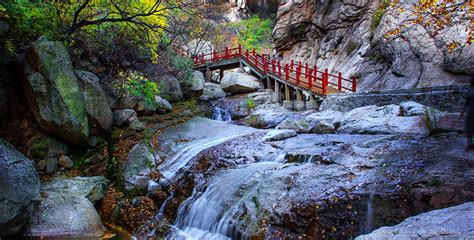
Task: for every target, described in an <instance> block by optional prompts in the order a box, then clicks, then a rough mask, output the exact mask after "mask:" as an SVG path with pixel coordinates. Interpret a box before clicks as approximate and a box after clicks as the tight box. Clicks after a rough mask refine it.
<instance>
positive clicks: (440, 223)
mask: <svg viewBox="0 0 474 240" xmlns="http://www.w3.org/2000/svg"><path fill="white" fill-rule="evenodd" d="M356 239H358V240H376V239H400V240H401V239H474V202H468V203H464V204H461V205H458V206H455V207H450V208H445V209H440V210H434V211H430V212H426V213H422V214H419V215H417V216H414V217H410V218H407V219H406V220H405V221H403V222H402V223H400V224H398V225H395V226H392V227H382V228H379V229H377V230H375V231H373V232H371V233H370V234H367V235H362V236H359V237H357V238H356Z"/></svg>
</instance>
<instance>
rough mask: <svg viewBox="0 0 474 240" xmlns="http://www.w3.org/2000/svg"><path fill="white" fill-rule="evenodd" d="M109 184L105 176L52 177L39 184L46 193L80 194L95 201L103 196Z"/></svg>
mask: <svg viewBox="0 0 474 240" xmlns="http://www.w3.org/2000/svg"><path fill="white" fill-rule="evenodd" d="M109 185H110V182H109V180H107V179H106V178H105V177H102V176H97V177H75V178H61V177H57V178H53V179H51V180H50V181H48V182H44V183H43V184H42V185H41V191H42V192H47V193H55V194H63V195H73V196H80V197H85V198H87V199H89V201H91V202H96V201H99V200H101V199H103V198H104V196H105V193H106V192H107V189H108V187H109Z"/></svg>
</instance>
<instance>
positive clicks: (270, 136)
mask: <svg viewBox="0 0 474 240" xmlns="http://www.w3.org/2000/svg"><path fill="white" fill-rule="evenodd" d="M296 135H297V133H296V132H295V130H288V129H285V130H270V131H268V132H267V133H266V134H265V136H263V137H262V141H264V142H271V141H280V140H283V139H287V138H290V137H294V136H296Z"/></svg>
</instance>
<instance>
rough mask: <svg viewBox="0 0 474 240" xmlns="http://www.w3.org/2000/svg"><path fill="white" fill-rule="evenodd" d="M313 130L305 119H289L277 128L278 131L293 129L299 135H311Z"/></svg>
mask: <svg viewBox="0 0 474 240" xmlns="http://www.w3.org/2000/svg"><path fill="white" fill-rule="evenodd" d="M312 128H313V126H311V125H310V123H309V122H307V121H306V120H304V119H287V120H283V121H282V122H281V123H280V124H278V126H276V129H291V130H294V131H296V132H297V133H309V131H310V130H311V129H312Z"/></svg>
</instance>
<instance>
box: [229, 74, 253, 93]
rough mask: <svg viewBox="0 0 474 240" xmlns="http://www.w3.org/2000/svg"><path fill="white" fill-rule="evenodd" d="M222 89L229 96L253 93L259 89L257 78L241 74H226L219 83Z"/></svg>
mask: <svg viewBox="0 0 474 240" xmlns="http://www.w3.org/2000/svg"><path fill="white" fill-rule="evenodd" d="M221 87H222V89H223V90H224V91H225V92H227V93H230V94H242V93H250V92H255V91H257V90H258V88H259V87H260V84H259V82H258V80H257V78H255V77H253V76H250V75H248V74H245V73H241V72H226V73H225V74H224V77H223V78H222V81H221Z"/></svg>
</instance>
